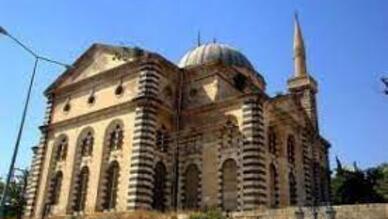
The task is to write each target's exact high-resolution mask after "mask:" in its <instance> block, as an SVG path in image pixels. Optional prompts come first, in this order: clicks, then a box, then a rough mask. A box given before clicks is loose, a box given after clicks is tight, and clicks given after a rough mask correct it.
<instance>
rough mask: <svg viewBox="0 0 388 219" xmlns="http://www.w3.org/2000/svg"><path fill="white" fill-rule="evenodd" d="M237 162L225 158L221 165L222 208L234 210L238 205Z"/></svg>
mask: <svg viewBox="0 0 388 219" xmlns="http://www.w3.org/2000/svg"><path fill="white" fill-rule="evenodd" d="M237 199H238V181H237V164H236V162H235V161H234V160H233V159H228V160H226V161H225V162H224V163H223V165H222V208H223V210H225V211H235V210H237V207H238V201H237Z"/></svg>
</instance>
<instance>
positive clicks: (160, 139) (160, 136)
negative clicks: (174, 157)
mask: <svg viewBox="0 0 388 219" xmlns="http://www.w3.org/2000/svg"><path fill="white" fill-rule="evenodd" d="M167 145H168V135H167V130H166V127H164V126H162V128H161V129H159V130H157V131H156V147H157V149H158V150H160V151H162V152H166V151H167Z"/></svg>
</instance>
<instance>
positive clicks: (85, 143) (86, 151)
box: [81, 131, 94, 157]
mask: <svg viewBox="0 0 388 219" xmlns="http://www.w3.org/2000/svg"><path fill="white" fill-rule="evenodd" d="M93 144H94V137H93V134H92V132H91V131H89V132H88V133H87V134H86V136H85V137H84V138H83V139H82V140H81V156H82V157H86V156H91V155H92V153H93Z"/></svg>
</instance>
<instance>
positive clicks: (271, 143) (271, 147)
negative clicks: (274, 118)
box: [268, 127, 277, 154]
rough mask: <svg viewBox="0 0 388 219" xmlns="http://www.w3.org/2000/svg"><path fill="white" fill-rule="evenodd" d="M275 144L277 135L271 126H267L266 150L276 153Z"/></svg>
mask: <svg viewBox="0 0 388 219" xmlns="http://www.w3.org/2000/svg"><path fill="white" fill-rule="evenodd" d="M276 146H277V137H276V133H275V130H274V128H273V127H269V129H268V151H269V152H270V153H271V154H276V151H277V149H276Z"/></svg>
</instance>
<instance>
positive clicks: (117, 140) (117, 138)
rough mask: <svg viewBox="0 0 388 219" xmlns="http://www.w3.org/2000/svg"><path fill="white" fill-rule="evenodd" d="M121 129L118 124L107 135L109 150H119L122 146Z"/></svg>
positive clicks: (122, 135) (122, 136) (122, 134)
mask: <svg viewBox="0 0 388 219" xmlns="http://www.w3.org/2000/svg"><path fill="white" fill-rule="evenodd" d="M123 138H124V133H123V128H122V127H121V125H120V124H117V125H116V126H115V128H114V129H113V130H112V131H111V132H110V133H109V145H108V146H109V150H110V151H114V150H119V149H121V148H122V146H123Z"/></svg>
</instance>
